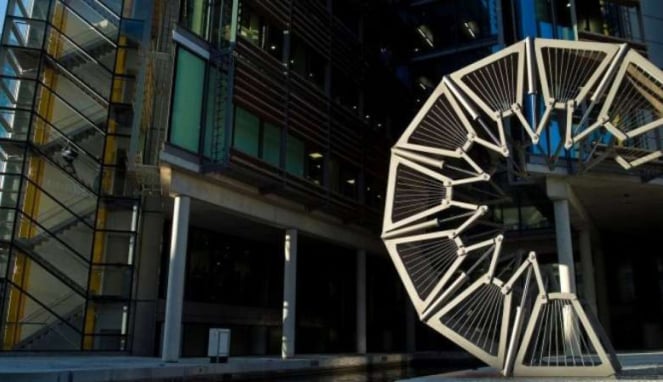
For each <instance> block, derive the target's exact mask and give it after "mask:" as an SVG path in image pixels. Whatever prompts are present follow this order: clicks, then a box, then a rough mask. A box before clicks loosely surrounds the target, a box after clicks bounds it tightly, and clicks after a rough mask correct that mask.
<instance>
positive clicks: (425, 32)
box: [417, 24, 435, 48]
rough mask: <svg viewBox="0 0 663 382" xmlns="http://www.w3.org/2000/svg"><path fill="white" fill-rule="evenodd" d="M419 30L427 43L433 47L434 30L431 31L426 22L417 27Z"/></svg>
mask: <svg viewBox="0 0 663 382" xmlns="http://www.w3.org/2000/svg"><path fill="white" fill-rule="evenodd" d="M417 32H418V33H419V36H421V38H423V39H424V41H425V42H426V44H428V46H430V47H431V48H432V47H434V46H435V44H434V42H433V32H431V30H430V28H429V27H428V25H426V24H421V25H419V26H418V27H417Z"/></svg>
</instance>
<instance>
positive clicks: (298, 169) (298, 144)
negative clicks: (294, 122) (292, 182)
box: [285, 135, 304, 176]
mask: <svg viewBox="0 0 663 382" xmlns="http://www.w3.org/2000/svg"><path fill="white" fill-rule="evenodd" d="M285 169H286V171H288V172H289V173H291V174H293V175H297V176H304V142H302V141H301V140H300V139H297V138H295V137H293V136H291V135H288V150H287V154H286V162H285Z"/></svg>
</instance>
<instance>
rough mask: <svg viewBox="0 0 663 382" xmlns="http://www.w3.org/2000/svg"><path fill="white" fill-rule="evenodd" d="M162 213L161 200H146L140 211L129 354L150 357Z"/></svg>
mask: <svg viewBox="0 0 663 382" xmlns="http://www.w3.org/2000/svg"><path fill="white" fill-rule="evenodd" d="M164 220H165V219H164V213H163V211H162V207H161V197H160V196H159V197H157V196H147V197H145V198H144V199H143V203H142V211H141V224H140V236H139V244H138V251H139V255H138V259H137V260H138V262H137V263H136V269H135V271H134V275H135V276H134V278H135V284H136V286H135V293H136V301H138V302H137V303H136V305H135V308H134V312H133V314H134V324H133V326H134V329H133V338H132V340H131V341H132V347H131V354H132V355H136V356H153V355H154V353H155V349H154V347H155V344H154V342H155V341H154V337H155V333H156V322H155V320H154V317H155V316H156V315H157V302H158V300H159V273H158V272H155V271H154V270H155V269H159V264H160V262H161V255H160V254H161V245H162V240H163V238H162V236H163V223H164Z"/></svg>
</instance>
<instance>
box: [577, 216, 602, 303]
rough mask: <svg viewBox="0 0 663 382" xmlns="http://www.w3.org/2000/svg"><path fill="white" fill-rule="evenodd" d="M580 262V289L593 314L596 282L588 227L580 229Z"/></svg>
mask: <svg viewBox="0 0 663 382" xmlns="http://www.w3.org/2000/svg"><path fill="white" fill-rule="evenodd" d="M579 239H580V240H579V243H578V244H579V246H580V264H581V267H582V289H583V294H584V296H585V299H586V300H587V303H588V304H589V306H590V307H591V308H592V311H593V312H594V314H597V313H598V310H597V308H596V283H595V282H594V261H593V260H592V240H591V235H590V233H589V230H588V229H583V230H581V231H580V238H579Z"/></svg>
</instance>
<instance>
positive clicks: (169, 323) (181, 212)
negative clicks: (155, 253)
mask: <svg viewBox="0 0 663 382" xmlns="http://www.w3.org/2000/svg"><path fill="white" fill-rule="evenodd" d="M190 205H191V199H190V198H189V197H188V196H183V195H177V196H176V197H175V205H174V206H173V227H172V233H171V239H170V262H169V265H168V290H167V292H166V293H167V294H166V316H165V322H164V333H163V348H162V349H161V358H162V360H163V361H164V362H177V360H178V359H179V357H180V340H181V333H182V305H183V304H184V277H185V274H184V271H185V269H186V247H187V237H188V235H189V209H190Z"/></svg>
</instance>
